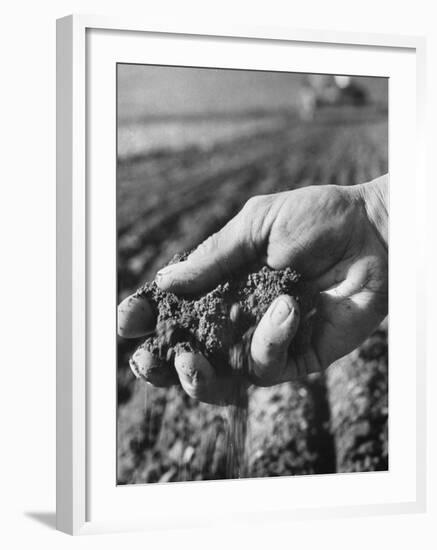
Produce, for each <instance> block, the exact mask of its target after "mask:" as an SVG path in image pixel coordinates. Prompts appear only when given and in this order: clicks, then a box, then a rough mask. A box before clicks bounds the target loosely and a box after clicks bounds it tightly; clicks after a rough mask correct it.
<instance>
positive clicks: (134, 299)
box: [117, 294, 156, 338]
mask: <svg viewBox="0 0 437 550" xmlns="http://www.w3.org/2000/svg"><path fill="white" fill-rule="evenodd" d="M155 320H156V319H155V314H154V312H153V310H152V307H151V305H150V304H149V302H148V301H147V299H146V298H144V297H143V296H137V295H135V294H132V295H131V296H128V297H127V298H126V299H124V300H123V301H122V302H121V303H120V304H119V306H118V314H117V330H118V334H119V335H120V336H123V338H138V337H139V336H144V335H145V334H147V333H148V332H150V331H151V330H153V329H154V327H155Z"/></svg>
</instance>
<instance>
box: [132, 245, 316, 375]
mask: <svg viewBox="0 0 437 550" xmlns="http://www.w3.org/2000/svg"><path fill="white" fill-rule="evenodd" d="M187 256H188V254H182V255H176V256H175V257H174V258H173V259H172V261H171V262H170V263H175V262H178V261H182V260H184V259H185V258H186V257H187ZM281 294H288V295H291V296H293V297H294V298H295V300H296V301H297V302H298V303H299V306H300V312H301V319H302V322H301V323H300V325H299V329H298V332H297V334H296V337H295V339H294V340H293V345H292V346H291V347H292V349H290V352H292V353H293V352H296V351H303V350H304V349H305V347H306V346H307V345H308V342H309V339H310V336H311V321H310V316H308V313H309V312H310V310H311V308H312V307H313V303H314V301H315V300H314V299H313V298H312V297H311V296H310V294H309V292H308V291H307V288H306V286H305V285H304V283H302V282H301V281H300V277H299V275H298V274H297V273H296V272H295V271H293V270H292V269H291V268H286V269H283V270H278V271H275V270H272V269H269V268H268V267H263V268H261V269H260V270H259V271H256V272H253V273H249V274H242V275H240V276H238V277H234V278H232V279H230V280H228V281H226V282H225V283H223V284H219V285H218V286H217V287H216V288H214V289H213V290H212V291H211V292H208V293H207V294H205V295H204V296H200V297H197V298H194V299H187V298H180V297H178V296H176V295H175V294H173V293H170V292H164V291H162V290H160V289H159V288H158V287H157V285H156V283H155V282H152V283H146V284H145V285H143V286H142V287H141V288H140V289H139V290H138V291H137V292H136V295H137V296H142V297H145V298H147V300H148V302H149V303H150V304H151V305H152V306H153V307H154V309H155V314H156V331H155V334H154V336H152V337H150V338H148V339H147V340H146V341H145V342H144V343H143V344H142V346H143V347H145V348H146V349H147V350H148V351H150V352H152V353H153V354H154V355H155V356H156V357H157V358H158V359H161V360H166V361H168V362H171V361H172V360H173V359H174V355H175V352H176V351H177V350H178V349H180V348H183V349H185V350H188V351H199V352H201V353H202V354H203V355H204V356H205V357H206V358H207V359H208V360H209V362H210V363H211V364H212V365H213V366H214V367H215V368H216V371H217V373H218V374H219V375H220V374H223V375H224V374H230V373H231V372H232V370H233V368H232V361H231V357H230V353H231V352H232V350H234V347H235V346H236V345H237V344H239V343H240V342H242V338H243V335H245V334H246V333H247V332H248V331H249V330H250V329H252V328H253V327H255V326H256V324H257V323H258V322H259V320H260V319H261V317H262V316H263V315H264V313H265V312H266V311H267V309H268V307H269V306H270V304H271V303H272V302H273V301H274V300H275V298H277V297H278V296H280V295H281Z"/></svg>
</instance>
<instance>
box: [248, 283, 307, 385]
mask: <svg viewBox="0 0 437 550" xmlns="http://www.w3.org/2000/svg"><path fill="white" fill-rule="evenodd" d="M299 320H300V311H299V305H298V303H297V302H296V300H295V299H294V298H292V297H291V296H288V295H286V294H284V295H281V296H279V297H278V298H276V300H274V302H272V304H271V305H270V307H269V309H268V310H267V312H266V313H265V315H264V316H263V317H262V319H261V321H260V322H259V324H258V326H257V328H256V330H255V332H254V334H253V338H252V344H251V359H252V362H251V379H252V381H254V383H255V384H256V385H258V386H271V385H273V384H278V383H279V382H282V381H284V378H286V376H287V374H290V376H291V375H292V374H294V373H291V366H290V365H289V363H288V348H289V346H290V343H291V341H292V339H293V338H294V336H295V334H296V332H297V329H298V326H299ZM288 370H290V373H287V371H288Z"/></svg>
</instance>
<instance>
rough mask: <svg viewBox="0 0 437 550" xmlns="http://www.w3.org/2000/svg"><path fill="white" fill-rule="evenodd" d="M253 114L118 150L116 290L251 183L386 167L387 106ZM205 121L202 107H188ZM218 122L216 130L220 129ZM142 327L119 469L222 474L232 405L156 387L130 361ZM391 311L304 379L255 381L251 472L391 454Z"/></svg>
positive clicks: (189, 237) (360, 466) (193, 241)
mask: <svg viewBox="0 0 437 550" xmlns="http://www.w3.org/2000/svg"><path fill="white" fill-rule="evenodd" d="M265 116H266V115H265V114H260V115H259V116H258V117H257V116H256V115H253V114H251V115H250V116H249V115H248V118H249V119H250V120H248V121H247V122H248V124H246V126H245V127H247V128H249V130H247V131H245V132H241V131H240V130H239V131H238V132H236V133H235V135H233V133H232V122H229V124H230V130H229V131H227V132H226V136H225V137H224V138H223V139H221V140H218V141H214V139H211V135H210V134H211V131H213V128H214V121H213V120H209V121H207V122H208V124H205V120H203V119H202V121H199V123H200V122H201V124H202V125H203V126H202V128H207V130H205V131H208V132H209V134H208V139H202V131H201V130H199V132H198V133H199V135H200V138H199V139H197V140H194V141H193V142H190V144H189V146H188V147H174V146H172V147H169V148H167V149H166V148H160V149H156V150H153V149H152V150H150V151H148V152H147V154H143V155H141V154H138V153H136V154H135V155H131V156H129V157H119V161H118V166H117V171H118V174H117V227H118V300H119V301H120V300H122V299H123V298H124V297H125V296H127V295H128V294H129V293H131V292H133V291H134V290H135V289H136V288H137V287H139V286H140V285H141V284H142V283H143V282H144V281H146V280H151V279H153V277H154V275H155V272H156V271H157V269H159V268H160V267H162V266H163V265H164V264H165V263H167V262H168V261H169V260H170V258H171V257H172V256H173V255H174V254H176V253H180V252H183V251H186V250H190V249H192V248H193V247H194V246H196V245H197V244H198V243H199V242H201V241H202V240H203V239H204V238H205V237H207V236H208V235H209V234H210V233H212V232H214V231H217V230H218V229H219V228H220V227H221V226H223V225H224V223H226V221H227V220H228V219H229V218H230V217H232V216H233V215H234V214H236V213H237V212H238V210H239V209H240V208H241V207H242V206H243V204H244V202H245V201H246V200H247V199H248V198H249V197H250V196H253V195H256V194H265V193H272V192H276V191H283V190H287V189H295V188H298V187H303V186H306V185H321V184H338V185H353V184H356V183H361V182H364V181H367V180H369V179H372V178H374V177H377V176H379V175H381V174H383V173H385V172H387V169H388V166H387V158H388V151H387V144H388V139H387V113H386V112H383V111H380V110H378V109H376V108H361V109H354V108H343V109H341V108H336V109H332V110H325V111H324V112H323V113H318V115H317V116H316V117H315V119H314V120H312V121H300V120H298V119H297V118H296V117H294V116H291V115H289V114H287V113H279V114H278V113H276V114H275V116H273V117H269V123H268V124H266V123H265V122H266V121H265ZM190 124H191V125H192V124H193V121H190ZM211 128H212V130H211ZM140 343H141V340H133V341H128V340H123V339H121V338H120V339H119V342H118V375H117V392H118V418H117V430H118V473H117V478H118V483H120V484H127V483H148V482H164V481H186V480H200V479H223V478H225V477H226V454H227V422H228V420H227V411H226V410H224V409H221V408H218V407H214V406H211V405H206V404H202V403H197V402H195V401H193V400H192V399H190V398H189V397H188V396H186V395H185V394H184V393H183V392H182V391H181V389H180V388H179V387H173V388H171V389H170V390H163V389H159V388H153V387H151V386H149V385H147V384H145V383H143V382H142V381H139V380H138V381H137V380H136V379H135V378H134V376H133V374H132V373H131V371H130V369H129V365H128V358H129V355H130V354H131V353H132V352H133V351H134V349H135V348H136V347H137V346H138V345H139V344H140ZM387 426H388V348H387V322H385V323H383V325H382V326H381V327H380V328H379V329H378V330H377V331H376V332H375V333H374V334H373V335H372V337H371V338H369V340H368V341H367V342H366V343H365V344H364V345H362V346H361V347H360V349H358V350H356V351H355V352H353V353H352V354H351V355H350V356H348V357H346V358H344V359H342V360H340V361H339V362H337V363H336V364H334V365H332V366H331V367H330V368H329V369H328V371H327V372H326V373H325V374H324V375H321V376H315V377H313V378H312V379H310V380H308V381H307V382H305V383H303V384H292V383H289V384H282V385H280V386H276V387H274V388H269V389H252V390H251V391H250V396H249V418H248V435H247V441H246V459H247V468H246V472H245V475H247V476H250V477H261V476H278V475H297V474H314V473H333V472H353V471H372V470H385V469H387V468H388V428H387Z"/></svg>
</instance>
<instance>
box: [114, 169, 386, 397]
mask: <svg viewBox="0 0 437 550" xmlns="http://www.w3.org/2000/svg"><path fill="white" fill-rule="evenodd" d="M387 187H388V181H387V176H383V177H382V178H379V179H377V180H374V181H373V182H370V183H366V184H362V185H357V186H352V187H339V186H320V187H306V188H302V189H298V190H295V191H288V192H284V193H277V194H273V195H265V196H259V197H254V198H252V199H250V200H249V201H248V202H247V203H246V205H245V206H244V208H243V209H242V210H241V211H240V213H239V214H237V216H235V217H234V218H233V219H232V220H231V221H230V222H229V223H228V224H227V225H226V226H225V227H223V229H222V230H220V231H219V232H218V233H216V234H214V235H212V236H211V237H209V238H208V239H207V240H206V241H205V242H204V243H202V244H201V245H200V246H199V247H198V248H197V249H196V250H195V251H194V252H193V253H192V254H190V256H189V257H188V259H187V260H186V261H184V262H180V263H176V264H172V265H170V266H167V267H165V268H164V269H162V270H161V271H159V272H158V274H157V276H156V283H157V285H158V286H159V287H160V288H161V289H162V290H166V291H170V292H174V293H176V294H183V295H189V294H199V293H202V292H206V291H208V290H210V289H212V288H214V287H215V286H216V285H217V284H218V283H219V282H220V281H222V280H226V279H227V278H228V277H229V275H231V274H232V273H234V272H236V271H239V270H241V268H242V267H243V266H248V265H258V266H259V265H260V264H261V265H268V266H269V267H271V268H273V269H283V268H285V267H287V266H291V267H293V268H294V269H296V271H298V272H299V273H301V274H302V277H303V278H304V280H305V281H306V282H307V283H308V284H310V285H311V287H312V288H313V290H314V291H315V292H319V293H320V299H319V301H318V306H317V312H316V314H315V316H314V322H313V333H312V339H311V343H310V346H309V347H308V348H307V349H306V350H305V351H304V352H302V353H300V354H299V355H297V356H290V355H289V354H288V348H289V345H290V342H291V340H292V339H293V337H294V335H295V333H296V331H297V328H298V325H299V307H298V304H297V303H296V302H295V301H294V300H293V299H292V298H291V297H290V296H286V295H283V296H280V297H278V298H277V299H276V300H275V301H274V302H273V303H272V304H271V306H270V307H269V309H268V311H267V312H266V314H265V315H264V317H263V318H262V319H261V321H260V323H259V324H258V326H257V328H256V330H255V332H254V334H253V338H252V342H251V348H250V352H251V353H250V361H249V364H250V372H249V377H250V382H251V383H254V384H257V385H260V386H271V385H274V384H278V383H281V382H285V381H288V380H293V379H296V378H299V377H302V376H306V375H307V374H310V373H313V372H319V371H321V370H323V369H324V368H326V367H327V366H329V365H330V364H331V363H332V362H333V361H335V360H337V359H339V358H340V357H342V356H344V355H346V354H347V353H349V352H350V351H352V350H353V349H355V348H356V347H357V346H358V345H359V344H360V343H361V342H362V341H363V340H364V339H365V338H366V337H367V336H368V335H369V334H370V333H371V332H372V331H373V330H374V329H375V328H376V327H377V326H378V324H379V323H380V322H381V321H382V319H383V318H384V317H385V316H386V315H387V309H388V303H387V301H388V300H387V298H388V292H387V290H388V258H387V256H388V254H387V218H388V217H387ZM118 324H119V333H120V334H121V335H122V336H125V337H137V336H141V335H143V334H145V333H146V332H147V331H149V330H152V329H153V324H154V318H153V314H152V311H151V307H150V305H149V304H148V303H147V302H146V300H145V299H144V298H138V297H133V296H131V297H129V298H127V299H126V300H124V301H123V302H122V303H121V304H120V306H119V314H118ZM134 361H135V364H136V365H137V367H138V370H139V372H141V373H142V374H143V375H144V376H145V378H146V379H148V380H149V381H150V382H151V383H154V384H155V385H161V386H165V385H168V384H171V383H174V381H175V373H174V371H173V370H172V369H169V368H168V365H164V364H163V363H161V362H158V361H157V360H156V359H155V358H154V357H153V356H152V355H151V354H150V353H149V352H147V351H146V350H144V349H140V350H139V351H138V352H137V353H136V354H135V355H134ZM175 368H176V372H177V373H178V376H179V379H180V382H181V384H182V386H183V388H184V389H185V391H187V393H188V394H189V395H191V396H192V397H194V398H197V399H199V400H202V401H207V402H212V403H220V404H223V403H228V402H229V401H231V400H232V395H233V389H232V381H231V380H228V379H226V378H221V377H218V376H217V375H216V373H215V370H214V368H213V367H212V366H211V365H210V363H209V362H208V361H207V359H206V358H205V357H203V356H202V355H201V354H199V353H196V354H194V353H188V352H183V353H180V354H179V355H178V356H177V357H176V359H175Z"/></svg>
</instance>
